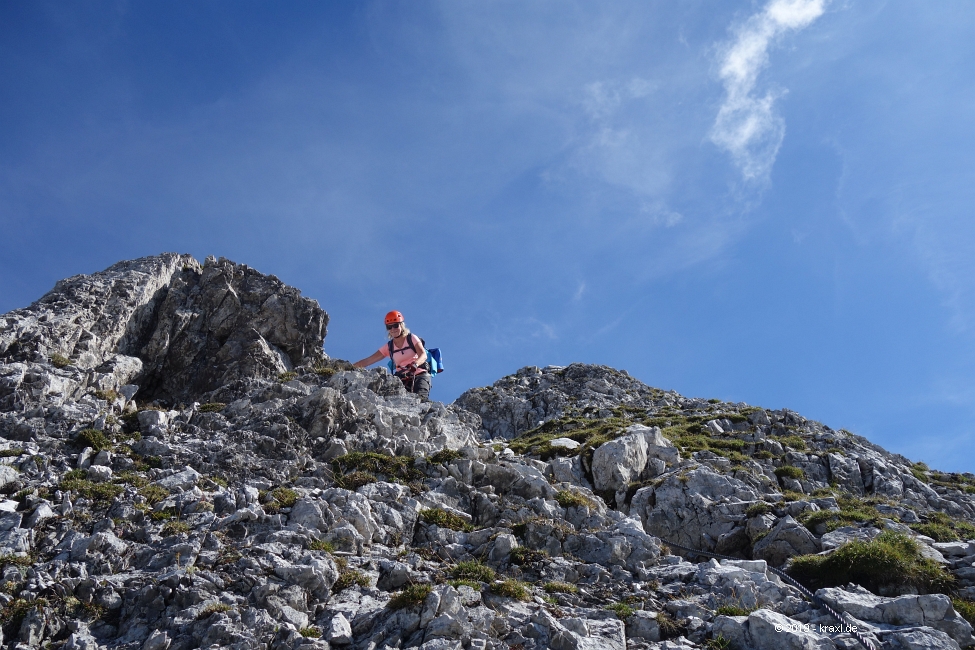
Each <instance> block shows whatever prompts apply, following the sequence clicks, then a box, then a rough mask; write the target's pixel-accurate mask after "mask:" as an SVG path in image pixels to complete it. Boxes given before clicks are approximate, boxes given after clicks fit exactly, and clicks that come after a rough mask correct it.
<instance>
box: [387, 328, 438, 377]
mask: <svg viewBox="0 0 975 650" xmlns="http://www.w3.org/2000/svg"><path fill="white" fill-rule="evenodd" d="M420 342H421V343H423V347H424V348H426V347H427V342H426V341H424V340H423V338H422V337H421V338H420ZM406 344H407V345H409V346H410V349H411V350H413V352H414V353H416V346H414V345H413V334H412V333H410V334H407V335H406ZM387 345H389V362H387V364H386V365H387V366H389V372H391V373H392V374H394V375H395V374H396V363H395V362H394V361H393V342H392V341H390V342H389V343H388V344H387ZM423 368H424V369H425V370H426V371H427V372H429V373H430V376H431V377H432V376H434V375H439V374H440V373H442V372H443V371H444V367H443V355H442V354H441V353H440V348H433V349H431V350H427V360H426V362H424V364H423Z"/></svg>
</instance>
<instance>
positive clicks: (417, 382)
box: [400, 372, 432, 400]
mask: <svg viewBox="0 0 975 650" xmlns="http://www.w3.org/2000/svg"><path fill="white" fill-rule="evenodd" d="M400 380H401V381H402V382H403V386H404V387H405V388H406V390H408V391H410V392H411V393H413V394H414V395H419V396H420V397H422V398H423V399H424V400H429V399H430V387H431V385H432V382H431V381H430V373H429V372H421V373H420V374H419V375H413V376H412V377H400Z"/></svg>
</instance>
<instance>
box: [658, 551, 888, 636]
mask: <svg viewBox="0 0 975 650" xmlns="http://www.w3.org/2000/svg"><path fill="white" fill-rule="evenodd" d="M660 541H662V542H663V543H664V544H666V545H667V546H669V547H671V548H678V549H680V550H682V551H686V552H688V553H691V554H694V555H703V556H705V557H713V558H715V559H716V560H740V559H741V558H740V557H730V556H728V555H719V554H718V553H711V552H708V551H700V550H698V549H696V548H687V547H686V546H681V545H680V544H675V543H674V542H670V541H667V540H666V539H663V538H660ZM766 566H768V569H769V571H771V572H772V573H774V574H775V575H777V576H779V577H780V578H782V579H783V580H785V581H786V582H788V583H789V584H790V585H792V586H793V587H795V588H796V589H798V590H799V593H801V594H802V595H803V596H804V597H806V598H807V599H809V600H810V601H812V603H813V604H814V605H816V606H817V607H819V608H822V609H825V610H826V611H827V612H828V613H829V615H830V616H832V617H833V618H835V619H836V620H837V621H839V622H840V625H844V626H846V627H852V626H855V623H853V622H851V621H850V620H849V619H847V618H846V614H845V613H843V612H839V611H837V610H835V609H833V608H832V607H830V606H829V605H828V604H826V602H825V601H823V599H822V598H820V597H819V596H817V595H816V594H814V593H813V592H811V591H809V590H808V589H806V588H805V587H803V586H802V585H801V584H799V583H798V582H797V581H796V580H795V579H794V578H793V577H792V576H790V575H789V574H788V573H786V572H785V571H782V570H781V569H776V568H775V567H773V566H769V565H767V564H766ZM849 632H850V634H852V635H853V636H854V637H856V640H857V641H859V642H860V643H861V644H862V645H863V647H864V648H866V649H867V650H877V648H876V646H874V644H873V642H872V641H871V640H870V639H868V638H867V637H866V636H864V635H863V634H861V633H860V632H859V631H857V630H855V629H850V630H849Z"/></svg>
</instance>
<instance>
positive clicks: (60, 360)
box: [48, 352, 71, 368]
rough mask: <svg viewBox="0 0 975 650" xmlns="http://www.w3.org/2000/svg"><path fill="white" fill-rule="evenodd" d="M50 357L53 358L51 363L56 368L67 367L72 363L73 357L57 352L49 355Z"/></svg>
mask: <svg viewBox="0 0 975 650" xmlns="http://www.w3.org/2000/svg"><path fill="white" fill-rule="evenodd" d="M48 359H50V360H51V365H53V366H54V367H55V368H66V367H68V366H70V365H71V359H69V358H68V357H66V356H64V355H63V354H58V353H56V352H55V353H54V354H52V355H51V356H50V357H48Z"/></svg>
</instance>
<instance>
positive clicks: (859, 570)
mask: <svg viewBox="0 0 975 650" xmlns="http://www.w3.org/2000/svg"><path fill="white" fill-rule="evenodd" d="M789 574H790V575H791V576H792V577H793V578H795V579H796V580H798V581H799V582H801V583H802V584H804V585H805V586H806V587H808V588H809V589H811V590H813V591H815V590H816V589H820V588H822V587H837V586H841V585H845V584H847V583H850V582H854V583H857V584H860V585H862V586H864V587H866V588H867V589H870V590H871V591H874V592H878V591H880V590H881V589H884V588H888V589H889V588H894V589H898V588H913V589H916V590H918V592H920V593H938V592H944V591H946V590H948V589H949V588H950V587H951V585H952V582H953V578H952V577H951V575H950V574H949V573H947V572H946V571H945V570H944V569H943V568H942V567H941V566H940V565H939V564H938V563H937V562H935V561H934V560H930V559H927V558H925V557H924V556H922V555H921V550H920V548H919V547H918V544H917V542H915V541H914V540H913V539H912V538H910V537H908V536H907V535H904V534H902V533H896V532H893V531H886V532H883V533H881V534H880V535H879V536H877V537H876V538H874V539H873V540H871V541H869V542H863V541H859V540H857V541H853V542H850V543H848V544H844V545H843V546H841V547H840V548H838V549H836V550H835V551H834V552H832V553H830V554H829V555H825V556H820V555H801V556H799V557H796V558H793V560H792V565H791V566H790V568H789Z"/></svg>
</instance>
